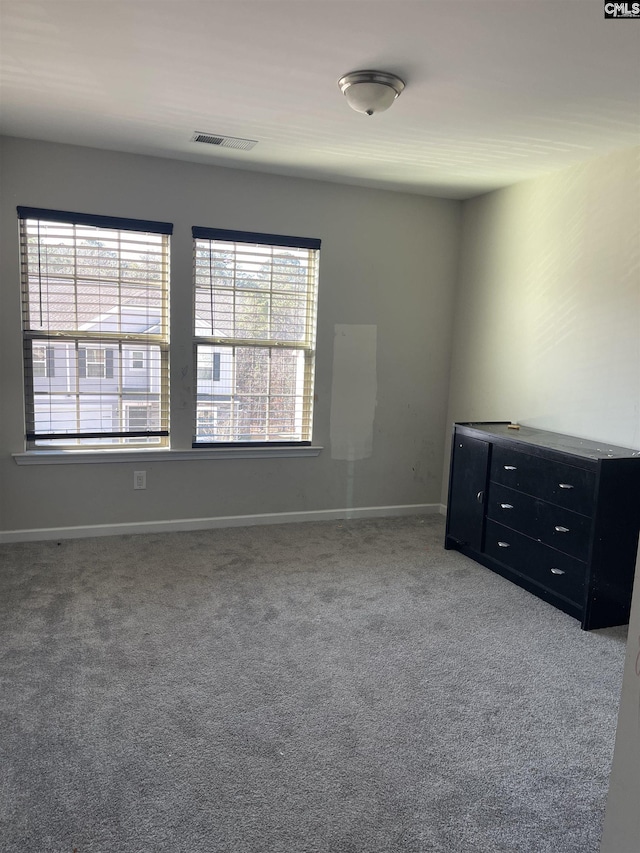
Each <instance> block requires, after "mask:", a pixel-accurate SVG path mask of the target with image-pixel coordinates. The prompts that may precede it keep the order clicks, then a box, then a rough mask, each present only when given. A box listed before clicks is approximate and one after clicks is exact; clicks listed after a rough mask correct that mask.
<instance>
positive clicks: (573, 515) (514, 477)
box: [445, 422, 640, 630]
mask: <svg viewBox="0 0 640 853" xmlns="http://www.w3.org/2000/svg"><path fill="white" fill-rule="evenodd" d="M639 529H640V451H637V450H635V451H634V450H628V449H626V448H623V447H611V446H609V445H607V444H606V443H598V442H594V441H587V440H585V439H581V438H574V437H572V436H568V435H561V434H559V433H553V432H547V431H545V430H539V429H533V428H530V427H524V426H521V427H520V428H519V429H517V430H516V429H509V424H508V423H506V422H505V423H502V422H499V423H458V424H455V427H454V432H453V442H452V452H451V471H450V477H449V499H448V505H447V529H446V538H445V548H447V549H451V548H455V549H456V550H458V551H461V552H462V553H463V554H466V556H468V557H471V558H473V559H474V560H477V561H478V562H479V563H482V565H484V566H486V567H487V568H489V569H492V570H493V571H495V572H497V573H498V574H500V575H503V576H504V577H505V578H508V579H509V580H511V581H513V582H514V583H517V584H518V585H519V586H521V587H524V589H527V590H529V592H532V593H534V594H535V595H537V596H539V597H540V598H543V599H544V600H545V601H548V602H549V603H550V604H553V605H555V606H556V607H558V608H560V609H561V610H564V611H565V612H566V613H569V614H571V615H572V616H575V618H576V619H579V620H580V623H581V625H582V627H583V628H584V629H585V630H589V629H591V628H605V627H608V626H611V625H624V624H626V623H627V622H628V621H629V610H630V606H631V592H632V588H633V576H634V571H635V558H636V549H637V546H638V531H639Z"/></svg>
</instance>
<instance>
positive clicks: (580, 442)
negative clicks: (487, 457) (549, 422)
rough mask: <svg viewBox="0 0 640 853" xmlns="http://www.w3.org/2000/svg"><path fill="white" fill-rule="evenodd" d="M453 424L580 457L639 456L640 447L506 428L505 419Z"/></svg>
mask: <svg viewBox="0 0 640 853" xmlns="http://www.w3.org/2000/svg"><path fill="white" fill-rule="evenodd" d="M456 427H467V428H468V429H472V430H474V431H476V432H479V433H485V434H486V437H487V439H489V438H504V439H507V440H509V441H514V442H517V443H519V444H522V445H524V447H523V450H525V449H526V447H527V446H529V447H544V448H548V449H549V450H556V451H559V452H561V453H570V454H571V455H572V456H579V457H581V458H582V459H629V458H638V459H640V450H632V449H630V448H628V447H617V446H615V445H612V444H607V443H606V442H601V441H589V440H588V439H586V438H577V437H576V436H573V435H563V434H562V433H559V432H548V431H547V430H542V429H534V428H533V427H526V426H520V427H519V429H509V424H508V423H506V422H505V423H488V422H469V423H456Z"/></svg>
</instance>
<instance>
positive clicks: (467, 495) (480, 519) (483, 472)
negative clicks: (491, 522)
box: [447, 434, 489, 550]
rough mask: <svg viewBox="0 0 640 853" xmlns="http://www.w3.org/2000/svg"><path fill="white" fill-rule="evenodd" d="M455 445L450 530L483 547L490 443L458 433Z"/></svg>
mask: <svg viewBox="0 0 640 853" xmlns="http://www.w3.org/2000/svg"><path fill="white" fill-rule="evenodd" d="M453 445H454V446H453V456H452V469H451V488H450V491H449V507H448V515H447V525H448V526H447V534H448V536H451V537H453V538H454V539H456V540H457V541H458V542H460V543H462V544H465V545H469V546H471V547H472V548H476V549H477V550H480V549H481V548H482V533H483V527H484V504H485V490H486V487H487V473H488V462H489V443H488V442H486V441H481V440H480V439H477V438H469V437H468V436H466V435H458V434H455V435H454V437H453Z"/></svg>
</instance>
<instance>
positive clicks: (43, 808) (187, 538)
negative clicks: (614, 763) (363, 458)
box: [0, 516, 626, 853]
mask: <svg viewBox="0 0 640 853" xmlns="http://www.w3.org/2000/svg"><path fill="white" fill-rule="evenodd" d="M443 537H444V526H443V520H442V518H441V517H438V516H433V517H428V518H419V517H410V518H394V519H380V520H367V521H345V522H324V523H310V524H296V525H282V526H277V527H276V526H273V527H261V528H257V527H254V528H244V529H241V528H235V529H228V530H214V531H205V532H193V533H172V534H154V535H141V536H122V537H109V538H102V539H85V540H67V541H62V542H60V543H56V542H44V543H25V544H14V545H4V546H2V547H0V560H1V569H0V609H1V617H0V618H1V622H0V656H1V667H2V692H1V695H0V703H1V704H0V711H1V713H2V729H1V746H2V755H1V762H2V763H1V767H0V773H1V780H2V784H1V787H0V820H1V823H0V835H1V837H2V841H1V842H0V847H1V849H2V850H3V851H4V853H18V851H20V853H49V851H51V853H73V851H74V850H76V851H77V853H116V852H117V853H164V851H172V852H173V851H175V853H236V851H237V853H387V851H389V853H423V851H438V853H500V851H505V852H506V851H508V852H509V853H543V851H544V853H596V851H597V850H598V846H599V839H600V833H601V825H602V819H603V812H604V805H605V799H606V792H607V786H608V777H609V771H610V766H611V758H612V754H613V744H614V737H615V725H616V714H617V704H618V698H619V690H620V684H621V677H622V667H623V659H624V651H625V640H626V630H625V629H624V628H614V629H606V630H602V631H594V632H590V633H586V632H583V631H581V630H580V628H579V625H578V622H577V621H576V620H574V619H572V618H571V617H569V616H567V615H565V614H563V613H561V612H559V611H557V610H555V609H554V608H553V607H551V606H550V605H548V604H545V603H544V602H542V601H540V600H538V599H537V598H535V597H534V596H532V595H530V594H529V593H527V592H525V591H523V590H521V589H519V588H518V587H516V586H514V585H513V584H510V583H509V582H508V581H506V580H504V579H502V578H500V577H498V576H497V575H495V574H493V573H491V572H489V571H488V570H486V569H484V568H482V567H481V566H479V565H477V564H476V563H474V562H472V561H470V560H468V559H466V558H465V557H463V556H461V555H460V554H457V553H456V552H453V551H449V552H445V551H444V550H443V548H442V541H443ZM621 853H622V851H621Z"/></svg>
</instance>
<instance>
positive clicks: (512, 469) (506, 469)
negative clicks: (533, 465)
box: [504, 465, 518, 471]
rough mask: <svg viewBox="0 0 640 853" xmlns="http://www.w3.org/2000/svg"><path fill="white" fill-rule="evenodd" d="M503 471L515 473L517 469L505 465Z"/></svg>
mask: <svg viewBox="0 0 640 853" xmlns="http://www.w3.org/2000/svg"><path fill="white" fill-rule="evenodd" d="M504 470H505V471H517V470H518V469H517V468H516V466H515V465H505V466H504Z"/></svg>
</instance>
